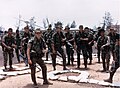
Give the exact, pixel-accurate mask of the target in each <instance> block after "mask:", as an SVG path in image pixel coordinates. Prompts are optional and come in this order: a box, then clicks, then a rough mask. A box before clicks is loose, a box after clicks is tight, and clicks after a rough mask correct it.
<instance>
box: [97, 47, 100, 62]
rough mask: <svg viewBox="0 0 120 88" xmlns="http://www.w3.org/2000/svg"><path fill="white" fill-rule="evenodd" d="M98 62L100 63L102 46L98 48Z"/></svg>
mask: <svg viewBox="0 0 120 88" xmlns="http://www.w3.org/2000/svg"><path fill="white" fill-rule="evenodd" d="M97 57H98V63H100V47H98V48H97Z"/></svg>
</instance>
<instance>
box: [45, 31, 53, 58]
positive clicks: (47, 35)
mask: <svg viewBox="0 0 120 88" xmlns="http://www.w3.org/2000/svg"><path fill="white" fill-rule="evenodd" d="M52 35H53V31H52V30H50V29H49V32H48V31H47V32H46V33H45V34H44V39H45V42H46V44H47V46H48V51H47V53H46V60H48V55H49V53H50V52H51V51H52V48H51V43H52Z"/></svg>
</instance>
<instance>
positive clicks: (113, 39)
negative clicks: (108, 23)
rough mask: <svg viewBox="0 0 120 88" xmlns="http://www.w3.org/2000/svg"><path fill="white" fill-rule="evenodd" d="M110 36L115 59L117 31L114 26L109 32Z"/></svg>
mask: <svg viewBox="0 0 120 88" xmlns="http://www.w3.org/2000/svg"><path fill="white" fill-rule="evenodd" d="M108 36H109V37H110V51H111V53H112V56H113V59H114V58H115V56H114V48H115V43H116V36H117V33H115V30H114V28H110V32H109V34H108Z"/></svg>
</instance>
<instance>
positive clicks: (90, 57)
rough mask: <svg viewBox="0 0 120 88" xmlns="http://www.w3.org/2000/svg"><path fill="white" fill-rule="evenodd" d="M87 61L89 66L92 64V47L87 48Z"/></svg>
mask: <svg viewBox="0 0 120 88" xmlns="http://www.w3.org/2000/svg"><path fill="white" fill-rule="evenodd" d="M89 59H90V63H89V64H92V46H89Z"/></svg>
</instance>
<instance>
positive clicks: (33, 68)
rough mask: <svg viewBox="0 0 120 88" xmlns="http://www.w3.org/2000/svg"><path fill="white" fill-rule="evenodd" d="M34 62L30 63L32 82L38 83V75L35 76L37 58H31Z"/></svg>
mask: <svg viewBox="0 0 120 88" xmlns="http://www.w3.org/2000/svg"><path fill="white" fill-rule="evenodd" d="M31 61H32V64H31V65H30V69H31V79H32V82H33V83H34V84H35V85H36V84H37V82H36V76H35V72H36V66H35V65H36V60H35V59H33V58H31Z"/></svg>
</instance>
